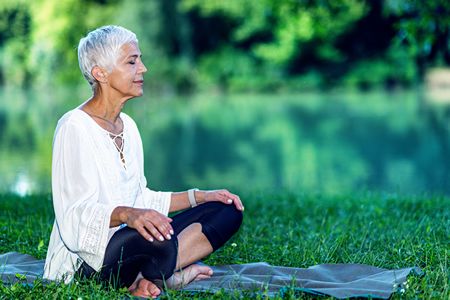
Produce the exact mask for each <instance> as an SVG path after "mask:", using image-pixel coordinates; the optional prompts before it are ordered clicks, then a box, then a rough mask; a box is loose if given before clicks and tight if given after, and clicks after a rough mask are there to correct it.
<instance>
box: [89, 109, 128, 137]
mask: <svg viewBox="0 0 450 300" xmlns="http://www.w3.org/2000/svg"><path fill="white" fill-rule="evenodd" d="M85 112H86V113H87V114H88V115H89V116H90V117H92V118H97V119H100V120H103V121H105V122H106V123H108V124H109V125H110V126H111V128H112V129H113V130H114V129H115V127H116V125H115V124H114V123H113V122H111V121H110V120H108V119H106V118H103V117H101V116H99V115H94V114H92V113H90V112H87V111H85ZM119 120H120V125H119V126H122V130H121V131H120V133H119V134H116V133H114V132H111V131H109V130H107V129H105V130H106V131H108V133H109V134H111V135H115V136H117V135H120V134H121V133H123V121H122V119H121V118H119Z"/></svg>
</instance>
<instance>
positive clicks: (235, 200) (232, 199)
mask: <svg viewBox="0 0 450 300" xmlns="http://www.w3.org/2000/svg"><path fill="white" fill-rule="evenodd" d="M228 197H229V199H228V200H227V203H229V204H231V203H234V205H235V206H236V208H237V209H238V210H240V211H243V210H244V204H242V201H241V198H239V196H238V195H235V194H232V193H230V192H229V193H228Z"/></svg>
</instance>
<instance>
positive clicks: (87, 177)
mask: <svg viewBox="0 0 450 300" xmlns="http://www.w3.org/2000/svg"><path fill="white" fill-rule="evenodd" d="M86 134H87V132H86V130H85V129H84V127H83V126H81V125H80V124H76V123H72V122H65V123H64V124H62V125H61V126H58V128H57V130H56V133H55V138H54V143H53V158H52V189H53V205H54V209H55V218H56V224H57V226H58V229H59V233H60V235H61V239H62V241H63V243H64V245H65V246H66V247H67V248H68V249H69V251H71V252H73V253H76V254H78V255H79V257H81V258H82V259H83V260H84V261H85V262H86V263H87V264H88V265H89V266H91V267H92V268H94V269H95V270H96V271H98V270H99V269H100V267H101V265H102V262H103V256H104V253H105V249H106V245H107V242H108V231H109V224H110V217H111V213H112V211H113V209H114V205H112V204H105V203H102V201H101V200H102V199H100V198H99V197H100V196H99V180H98V176H99V170H98V169H97V164H96V162H95V155H94V154H95V153H94V152H95V149H94V148H93V145H92V141H91V140H90V139H89V138H88V136H87V135H86ZM103 202H105V201H103Z"/></svg>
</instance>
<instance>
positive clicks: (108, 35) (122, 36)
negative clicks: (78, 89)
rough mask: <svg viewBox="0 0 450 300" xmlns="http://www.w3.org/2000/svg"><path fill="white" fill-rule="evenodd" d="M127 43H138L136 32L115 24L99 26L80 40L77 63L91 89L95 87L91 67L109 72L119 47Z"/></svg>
mask: <svg viewBox="0 0 450 300" xmlns="http://www.w3.org/2000/svg"><path fill="white" fill-rule="evenodd" d="M128 43H136V44H137V43H138V39H137V37H136V34H134V33H133V32H131V31H130V30H128V29H125V28H123V27H121V26H116V25H107V26H102V27H99V28H97V29H95V30H93V31H91V32H89V33H88V34H87V35H86V36H85V37H83V38H82V39H81V40H80V43H79V44H78V63H79V65H80V69H81V73H83V76H84V78H86V80H87V81H88V82H89V84H90V85H91V87H92V89H93V90H95V89H96V87H97V80H96V79H95V78H94V76H92V69H93V68H94V67H95V66H99V67H101V68H104V69H106V70H107V71H108V72H111V71H112V69H113V68H114V66H115V64H116V62H117V59H118V58H119V54H120V48H121V47H122V46H123V45H125V44H128Z"/></svg>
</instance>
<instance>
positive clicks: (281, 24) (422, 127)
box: [0, 0, 450, 195]
mask: <svg viewBox="0 0 450 300" xmlns="http://www.w3.org/2000/svg"><path fill="white" fill-rule="evenodd" d="M105 24H117V25H122V26H124V27H127V28H128V29H130V30H132V31H134V32H135V33H136V34H137V36H138V38H139V42H140V47H141V50H142V52H143V60H144V63H146V65H147V68H148V69H149V72H148V73H147V74H146V83H145V84H146V86H145V89H146V91H145V95H144V96H143V97H141V98H137V99H134V100H132V101H130V102H129V103H128V104H127V106H126V109H125V111H126V112H127V113H129V114H130V115H131V116H132V117H133V118H134V119H135V120H136V122H137V123H138V126H139V128H140V131H141V135H142V139H143V142H144V151H145V168H146V175H147V180H148V182H149V186H150V187H151V188H153V189H161V190H181V189H186V188H188V187H199V188H203V189H209V188H219V187H227V188H230V189H234V190H236V191H262V192H266V191H270V192H273V191H290V192H296V193H325V194H342V193H356V192H365V191H374V192H383V193H384V192H386V193H402V194H422V193H427V194H449V193H450V189H449V188H450V173H449V170H450V169H449V166H450V132H449V130H450V128H449V125H448V124H449V121H450V106H449V104H450V68H449V66H450V36H449V29H450V2H448V1H446V0H427V1H419V0H371V1H369V0H366V1H363V0H325V1H312V0H227V1H222V0H78V1H77V0H33V1H32V0H29V1H27V0H2V1H1V2H0V192H14V193H17V194H20V195H25V194H30V193H41V192H49V191H50V189H51V186H50V176H51V146H52V138H53V131H54V128H55V126H56V122H57V120H58V119H59V118H60V117H61V116H62V114H63V113H64V112H65V111H67V110H69V109H72V108H74V107H76V106H77V105H79V104H81V103H82V102H83V101H84V100H86V99H87V98H88V97H89V96H90V87H89V86H88V84H87V83H86V82H85V81H84V79H83V78H82V75H81V73H80V71H79V68H78V63H77V55H76V47H77V45H78V41H79V40H80V38H81V37H83V36H84V35H85V34H86V33H87V32H89V31H90V30H92V29H94V28H96V27H98V26H101V25H105Z"/></svg>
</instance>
